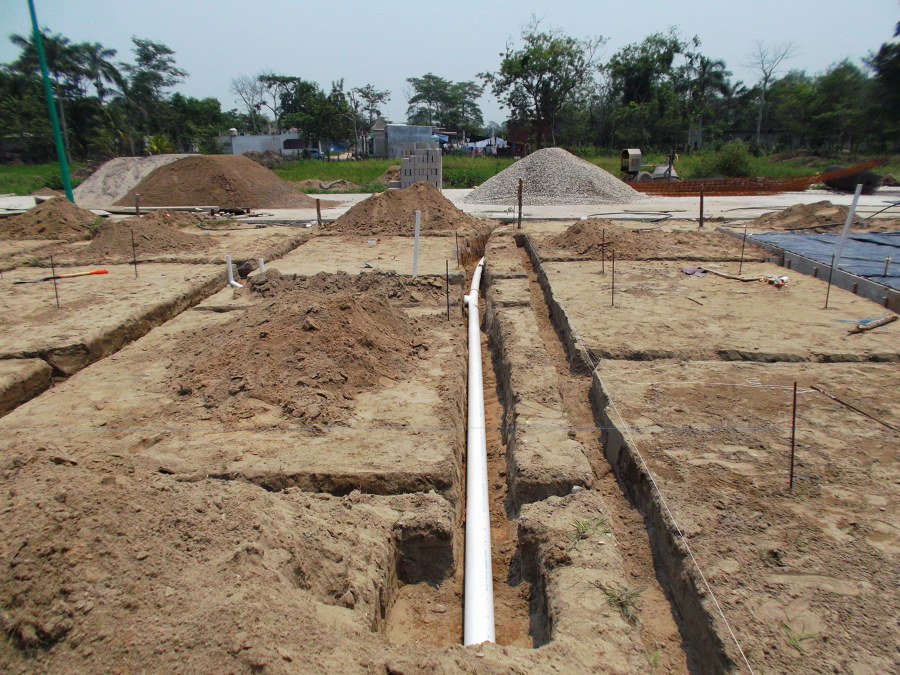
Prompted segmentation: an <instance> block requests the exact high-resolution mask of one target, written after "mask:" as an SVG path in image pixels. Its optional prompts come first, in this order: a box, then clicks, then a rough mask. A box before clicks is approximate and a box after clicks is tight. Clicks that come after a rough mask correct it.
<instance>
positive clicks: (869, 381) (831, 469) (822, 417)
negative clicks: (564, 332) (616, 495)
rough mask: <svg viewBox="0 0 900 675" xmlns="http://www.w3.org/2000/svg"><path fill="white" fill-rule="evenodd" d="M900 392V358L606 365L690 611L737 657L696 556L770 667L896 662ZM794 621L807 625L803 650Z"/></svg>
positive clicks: (610, 448)
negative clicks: (793, 642)
mask: <svg viewBox="0 0 900 675" xmlns="http://www.w3.org/2000/svg"><path fill="white" fill-rule="evenodd" d="M795 382H796V383H797V385H798V392H799V393H798V403H797V425H796V455H795V464H794V476H795V483H794V486H793V490H790V489H789V467H790V449H791V419H792V395H793V385H794V383H795ZM898 387H900V370H898V368H897V366H896V364H847V363H840V364H812V363H803V364H762V363H722V362H694V363H683V362H674V361H655V362H634V361H632V362H627V361H604V362H603V363H602V364H601V365H600V367H599V369H598V370H597V371H596V373H595V376H594V386H593V391H592V395H593V400H594V403H595V411H596V412H597V414H598V418H599V419H600V425H601V427H602V428H603V437H604V442H605V449H606V454H607V457H608V458H609V460H610V463H611V464H612V465H613V467H614V469H615V471H616V473H617V475H618V476H619V478H620V480H621V482H622V484H623V485H624V487H625V489H627V490H628V491H629V493H630V495H631V497H632V499H633V500H634V502H635V505H636V506H637V507H638V508H640V509H641V510H642V511H644V512H645V515H646V517H647V519H648V524H649V526H650V527H651V528H652V529H653V531H654V532H656V533H657V539H656V545H657V546H658V547H659V552H658V553H659V555H658V559H659V561H660V562H659V568H660V569H661V573H662V574H663V575H664V576H665V577H667V578H668V579H669V581H670V583H671V584H672V585H673V597H674V598H675V602H676V604H678V606H679V609H680V611H681V614H682V616H683V617H684V619H685V621H686V622H687V623H688V625H693V626H696V627H698V628H702V627H704V626H706V627H707V628H712V629H713V631H714V632H715V634H716V635H717V636H718V640H719V641H720V644H721V645H722V646H723V648H724V650H725V651H726V652H727V653H728V654H729V655H730V658H731V660H732V666H733V667H736V666H737V664H739V663H740V662H741V661H740V657H739V655H738V654H737V653H736V650H735V648H734V642H733V640H732V638H731V637H730V634H729V629H728V627H727V626H726V625H725V624H724V622H723V621H722V619H721V617H720V615H719V610H718V608H717V606H715V605H714V604H713V603H712V601H711V599H710V597H709V592H708V591H707V590H705V584H704V582H703V580H702V579H701V578H700V577H699V573H698V570H697V567H696V566H695V564H694V562H693V561H694V560H696V564H697V565H699V568H700V569H701V570H702V571H703V574H704V576H705V579H706V581H708V582H709V584H710V586H711V588H712V591H713V593H715V595H716V598H717V600H718V603H719V605H720V606H721V609H722V611H723V612H724V614H725V616H726V617H727V620H728V621H729V622H730V623H731V625H732V626H736V627H739V629H738V632H737V634H738V639H739V640H740V642H741V643H742V645H743V648H744V650H745V652H746V653H747V655H748V656H749V657H750V660H751V662H752V663H753V666H754V668H756V669H757V670H758V671H766V672H798V671H801V670H802V671H805V672H806V671H808V672H825V671H831V670H841V671H844V672H887V671H890V670H892V669H893V668H894V665H895V662H896V650H895V642H896V640H895V638H896V635H895V632H896V631H895V618H896V612H897V596H896V579H897V578H898V576H900V562H898V561H900V558H898V553H900V535H898V530H897V527H896V517H895V514H896V513H897V509H898V508H900V462H898V458H897V452H896V449H897V433H898V432H897V430H898V429H900V412H898V409H897V405H896V392H897V390H898ZM814 388H817V389H819V390H822V391H817V390H816V389H814ZM822 392H826V393H822ZM657 490H658V491H659V492H658V491H657ZM663 499H664V500H665V504H663V501H662V500H663ZM679 533H684V537H685V538H684V539H682V538H681V537H680V536H679ZM688 546H690V555H689V553H688V550H687V548H686V547H688ZM701 591H702V592H701ZM848 617H853V619H852V620H848ZM785 626H786V627H787V628H784V627H785ZM791 632H793V634H795V635H806V636H808V637H807V638H805V641H804V643H803V646H804V650H803V651H802V652H801V651H798V650H796V649H792V648H790V644H789V643H788V642H786V641H785V635H786V634H787V635H788V637H789V636H790V633H791ZM714 641H715V639H714V638H713V637H712V636H711V640H710V644H711V645H712V644H714ZM766 645H769V646H770V647H766ZM712 658H713V656H712V655H711V656H710V659H712ZM708 662H713V661H712V660H710V661H708ZM723 665H726V666H727V664H723ZM725 669H726V670H727V669H728V667H726V668H725Z"/></svg>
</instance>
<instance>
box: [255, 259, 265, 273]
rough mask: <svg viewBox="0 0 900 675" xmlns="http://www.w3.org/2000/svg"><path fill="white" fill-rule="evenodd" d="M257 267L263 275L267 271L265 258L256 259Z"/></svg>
mask: <svg viewBox="0 0 900 675" xmlns="http://www.w3.org/2000/svg"><path fill="white" fill-rule="evenodd" d="M256 267H257V269H258V270H259V273H260V274H262V273H263V272H265V271H266V259H265V258H257V259H256Z"/></svg>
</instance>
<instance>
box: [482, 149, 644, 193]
mask: <svg viewBox="0 0 900 675" xmlns="http://www.w3.org/2000/svg"><path fill="white" fill-rule="evenodd" d="M520 178H522V179H523V180H524V182H525V183H524V186H523V189H522V203H523V204H525V205H527V206H548V205H552V204H628V203H630V202H635V201H638V200H641V199H645V197H644V195H642V194H641V193H639V192H638V191H636V190H634V189H633V188H632V187H630V186H629V185H626V184H625V183H623V182H622V181H621V180H619V179H618V178H616V177H615V176H613V175H612V174H611V173H609V172H608V171H604V170H603V169H601V168H600V167H598V166H596V165H594V164H591V163H590V162H586V161H584V160H583V159H580V158H578V157H576V156H575V155H573V154H572V153H571V152H568V151H566V150H563V149H562V148H544V149H543V150H538V151H536V152H533V153H531V154H530V155H528V156H527V157H523V158H522V159H520V160H519V161H518V162H516V163H515V164H512V165H511V166H509V167H508V168H506V169H504V170H503V171H501V172H500V173H498V174H497V175H496V176H493V177H492V178H490V179H488V180H486V181H485V182H484V183H483V184H482V185H481V186H479V187H478V188H476V189H475V190H473V191H472V192H471V193H469V195H468V196H467V197H466V198H465V201H466V202H467V203H469V204H515V203H516V202H517V200H518V191H519V179H520Z"/></svg>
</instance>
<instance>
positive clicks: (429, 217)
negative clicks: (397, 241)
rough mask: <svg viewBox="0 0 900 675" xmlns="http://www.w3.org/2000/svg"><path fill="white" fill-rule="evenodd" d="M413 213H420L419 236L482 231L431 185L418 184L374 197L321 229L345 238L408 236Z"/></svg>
mask: <svg viewBox="0 0 900 675" xmlns="http://www.w3.org/2000/svg"><path fill="white" fill-rule="evenodd" d="M417 210H419V211H421V212H422V231H423V232H428V231H453V230H462V229H465V228H476V229H480V228H483V227H484V224H483V223H482V222H481V221H480V220H478V219H477V218H474V217H472V216H470V215H468V214H467V213H464V212H463V211H460V210H459V209H458V208H456V207H455V206H454V205H453V203H452V202H451V201H450V200H449V199H447V198H446V197H444V195H442V194H441V192H440V190H438V189H437V188H436V187H434V185H432V184H431V183H426V182H421V183H414V184H413V185H410V186H409V187H408V188H405V189H403V190H388V191H387V192H381V193H379V194H374V195H372V196H371V197H369V198H368V199H365V200H364V201H361V202H360V203H359V204H356V205H355V206H354V207H353V208H351V209H350V210H349V211H347V213H345V214H344V215H342V216H341V217H340V218H338V219H337V220H336V221H334V222H333V223H329V224H328V225H327V226H326V228H325V229H326V230H327V231H329V232H341V233H348V234H391V233H395V234H396V233H403V234H412V233H413V231H414V229H415V223H416V211H417Z"/></svg>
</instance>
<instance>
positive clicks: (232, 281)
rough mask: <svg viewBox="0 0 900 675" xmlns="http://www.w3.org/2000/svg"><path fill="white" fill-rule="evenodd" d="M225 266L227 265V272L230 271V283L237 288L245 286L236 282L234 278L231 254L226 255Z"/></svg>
mask: <svg viewBox="0 0 900 675" xmlns="http://www.w3.org/2000/svg"><path fill="white" fill-rule="evenodd" d="M225 267H226V269H227V273H228V285H229V286H234V287H235V288H243V287H244V286H243V284H239V283H238V282H236V281H235V280H234V270H233V269H231V256H230V255H226V256H225Z"/></svg>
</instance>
